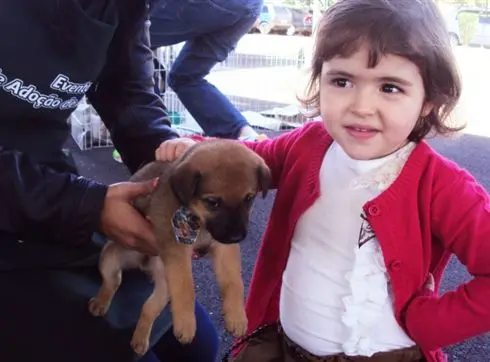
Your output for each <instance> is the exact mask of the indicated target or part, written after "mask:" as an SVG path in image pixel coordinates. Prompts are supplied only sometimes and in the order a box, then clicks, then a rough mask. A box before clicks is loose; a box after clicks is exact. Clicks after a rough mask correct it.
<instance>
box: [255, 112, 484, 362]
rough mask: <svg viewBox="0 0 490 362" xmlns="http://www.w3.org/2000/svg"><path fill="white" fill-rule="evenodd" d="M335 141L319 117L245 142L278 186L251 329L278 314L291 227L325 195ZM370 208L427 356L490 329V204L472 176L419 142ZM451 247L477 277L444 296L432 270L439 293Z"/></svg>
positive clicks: (413, 333)
mask: <svg viewBox="0 0 490 362" xmlns="http://www.w3.org/2000/svg"><path fill="white" fill-rule="evenodd" d="M331 142H332V139H331V137H330V136H329V135H328V133H327V132H326V130H325V129H324V127H323V125H322V123H320V122H311V123H308V124H307V125H306V126H304V127H302V128H300V129H298V130H295V131H293V132H290V133H287V134H284V135H282V136H280V137H278V138H275V139H271V140H266V141H262V142H259V143H246V144H247V146H249V147H250V148H252V149H254V150H255V151H256V152H257V153H258V154H259V155H261V156H262V157H263V158H264V159H265V161H266V163H267V164H268V165H269V167H270V168H271V171H272V175H273V186H274V187H275V188H277V194H276V199H275V203H274V207H273V209H272V213H271V215H270V220H269V223H268V226H267V229H266V231H265V234H264V239H263V241H262V244H261V247H260V250H259V255H258V259H257V262H256V265H255V270H254V273H253V277H252V281H251V285H250V289H249V293H248V298H247V313H248V318H249V331H250V332H251V331H253V330H254V329H255V328H257V327H259V326H261V325H263V324H265V323H273V322H275V321H277V320H278V317H279V292H280V289H281V282H282V274H283V271H284V269H285V267H286V262H287V259H288V255H289V250H290V247H291V240H292V236H293V232H294V229H295V225H296V222H297V221H298V218H299V217H300V215H301V214H303V213H304V212H305V210H307V209H308V208H309V207H310V206H311V205H312V204H313V202H314V201H315V200H316V199H317V197H318V196H319V170H320V165H321V163H322V160H323V157H324V155H325V152H326V150H327V148H328V147H329V145H330V144H331ZM364 210H365V212H366V215H367V216H368V219H369V222H370V224H371V226H372V228H373V230H374V232H375V233H376V236H377V238H378V240H379V243H380V245H381V249H382V251H383V256H384V261H385V263H386V266H387V270H388V273H389V277H390V280H391V282H392V288H393V294H394V305H395V314H396V319H397V321H398V322H399V323H400V325H401V326H402V328H404V330H405V331H406V333H407V334H408V335H409V336H410V337H411V338H412V339H413V340H414V341H415V342H416V343H417V345H418V346H419V347H420V348H421V349H422V351H423V353H424V355H425V357H426V358H427V359H428V361H430V362H436V361H437V362H439V361H445V360H446V357H445V355H444V354H443V353H442V351H441V347H445V346H449V345H452V344H455V343H458V342H462V341H463V340H465V339H468V338H470V337H473V336H476V335H479V334H482V333H485V332H488V331H490V203H489V196H488V195H487V193H486V192H485V190H484V189H483V188H482V187H481V186H480V185H479V184H478V183H477V182H476V181H475V180H474V178H473V177H472V176H470V175H469V174H468V173H467V172H466V171H464V170H462V169H461V168H459V167H458V166H456V164H454V163H453V162H451V161H448V160H447V159H445V158H443V157H442V156H440V155H438V154H437V153H436V152H435V151H434V150H432V149H431V148H430V147H429V146H428V145H427V144H426V143H425V142H421V143H419V144H418V145H417V146H416V148H415V149H414V151H413V152H412V154H411V155H410V157H409V159H408V160H407V162H406V164H405V166H404V168H403V169H402V171H401V173H400V175H399V176H398V178H397V179H396V180H395V181H394V183H393V184H392V185H391V186H390V187H389V188H388V189H387V190H386V191H384V192H383V193H382V194H381V195H379V196H378V197H376V198H375V199H373V200H371V201H369V202H367V203H366V204H365V205H364ZM452 253H454V254H455V255H456V256H457V257H458V259H459V260H460V261H461V262H462V263H463V264H464V265H465V266H466V267H467V269H468V271H469V272H470V273H471V275H473V277H474V278H473V280H471V281H470V282H468V283H466V284H464V285H461V286H460V287H459V288H458V289H457V290H455V291H451V292H448V293H446V294H444V295H443V296H438V295H437V292H434V293H431V292H428V291H426V290H425V289H424V288H423V285H424V282H425V280H426V278H427V276H428V273H429V272H430V273H432V274H433V275H434V278H435V282H436V291H437V289H438V288H439V284H440V280H441V276H442V273H443V271H444V268H445V267H446V265H447V262H448V260H449V257H450V255H451V254H452ZM325 292H326V293H328V291H325Z"/></svg>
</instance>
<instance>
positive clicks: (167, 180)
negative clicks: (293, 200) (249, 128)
mask: <svg viewBox="0 0 490 362" xmlns="http://www.w3.org/2000/svg"><path fill="white" fill-rule="evenodd" d="M154 177H158V183H157V186H156V187H155V189H154V190H153V192H152V193H151V194H150V195H147V196H144V197H139V198H137V199H135V200H134V206H135V207H136V208H137V209H138V210H139V211H140V212H141V213H142V214H143V215H145V216H146V217H147V218H148V220H150V222H151V223H152V226H153V229H154V232H155V234H156V237H157V242H158V250H159V254H160V255H159V257H149V256H145V255H143V254H140V253H138V252H136V251H134V250H129V249H127V248H124V247H123V246H121V245H119V244H116V243H113V242H108V243H107V245H106V246H105V247H104V249H103V251H102V253H101V256H100V265H99V269H100V272H101V275H102V279H103V283H102V286H101V288H100V290H99V291H98V293H97V295H96V296H95V297H94V298H92V299H91V300H90V302H89V310H90V312H91V313H92V314H93V315H94V316H103V315H104V314H105V313H106V312H107V309H108V308H109V306H110V303H111V300H112V297H113V296H114V294H115V293H116V291H117V289H118V287H119V285H120V283H121V278H122V276H121V274H122V270H124V269H128V268H140V269H142V270H143V271H145V272H147V273H148V274H149V275H150V276H151V277H152V279H153V280H154V283H155V287H154V290H153V293H152V294H151V296H150V297H149V298H148V300H147V301H146V302H145V303H144V305H143V308H142V311H141V314H140V318H139V320H138V323H137V326H136V329H135V331H134V334H133V338H132V341H131V346H132V348H133V349H134V351H135V352H136V353H137V354H140V355H143V354H145V353H146V351H147V350H148V343H149V336H150V333H151V329H152V326H153V322H154V320H155V319H156V318H157V317H158V315H159V314H160V312H161V311H162V310H163V308H164V307H165V306H166V304H167V303H168V302H169V301H170V302H171V305H170V306H171V311H172V319H173V331H174V334H175V336H176V338H177V339H178V340H179V341H180V342H181V343H190V342H191V341H192V339H193V338H194V335H195V332H196V320H195V315H194V305H195V291H194V282H193V278H192V255H193V251H194V252H196V253H197V254H203V253H206V252H208V251H209V254H210V256H211V258H212V261H213V266H214V270H215V273H216V277H217V281H218V284H219V287H220V293H221V297H222V300H223V313H224V319H225V323H226V327H227V329H228V331H230V332H231V333H232V334H233V335H234V336H236V337H240V336H242V335H244V334H245V332H246V329H247V318H246V315H245V309H244V287H243V281H242V278H241V257H240V250H239V244H238V243H239V242H240V241H242V240H243V239H244V238H245V237H246V235H247V229H248V223H249V216H250V210H251V206H252V203H253V201H254V199H255V196H256V195H257V193H261V194H262V197H265V196H266V195H267V191H268V189H269V184H270V180H271V174H270V170H269V168H268V167H267V166H266V164H265V162H264V161H263V159H262V158H260V157H259V156H258V155H257V154H255V153H254V152H253V151H251V150H249V149H248V148H247V147H245V146H243V145H241V144H240V143H238V142H236V141H231V140H209V141H204V142H200V143H197V144H196V145H194V146H192V147H191V148H189V149H188V150H187V151H186V152H185V153H184V154H183V155H182V156H181V157H179V158H178V159H177V160H176V161H174V162H171V163H170V162H152V163H150V164H148V165H146V166H144V167H143V168H142V169H141V170H140V171H138V172H137V173H135V174H134V175H133V177H132V178H131V180H132V181H143V180H149V179H151V178H154Z"/></svg>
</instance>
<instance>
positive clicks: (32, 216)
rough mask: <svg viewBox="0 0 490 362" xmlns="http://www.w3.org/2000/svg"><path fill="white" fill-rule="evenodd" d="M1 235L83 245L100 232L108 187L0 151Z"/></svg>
mask: <svg viewBox="0 0 490 362" xmlns="http://www.w3.org/2000/svg"><path fill="white" fill-rule="evenodd" d="M0 175H2V176H1V177H0V195H1V199H2V202H1V204H0V230H1V231H2V232H5V233H9V234H11V235H14V236H16V237H18V238H19V239H21V240H32V239H36V240H49V241H50V242H64V243H70V244H76V245H81V244H84V243H85V242H88V241H89V240H90V237H91V234H92V233H93V232H94V231H95V230H97V228H98V227H99V220H100V212H101V209H102V206H103V204H104V199H105V195H106V192H107V187H106V186H104V185H102V184H99V183H97V182H94V181H90V180H87V179H85V178H83V177H79V176H77V175H74V174H70V173H58V172H55V171H53V170H51V169H49V168H48V167H45V166H41V165H39V164H37V163H35V162H33V161H32V160H31V159H30V158H29V157H28V156H27V155H25V154H22V153H20V152H18V151H15V150H10V149H5V148H2V147H0Z"/></svg>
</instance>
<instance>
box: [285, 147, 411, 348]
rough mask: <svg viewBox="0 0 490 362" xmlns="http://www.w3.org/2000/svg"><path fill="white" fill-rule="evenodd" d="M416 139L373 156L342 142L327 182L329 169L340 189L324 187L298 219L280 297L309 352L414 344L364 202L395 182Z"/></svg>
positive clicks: (291, 331) (295, 335) (289, 325)
mask: <svg viewBox="0 0 490 362" xmlns="http://www.w3.org/2000/svg"><path fill="white" fill-rule="evenodd" d="M414 147H415V144H413V143H409V144H407V145H406V146H405V147H403V148H401V149H399V150H398V151H396V152H395V153H393V154H391V155H389V156H386V157H384V158H382V159H378V160H370V161H358V160H353V159H351V158H349V157H348V156H347V154H345V152H344V151H343V150H342V149H341V148H340V147H339V146H338V145H336V144H335V143H334V144H333V145H332V146H331V148H330V149H329V152H330V155H329V154H328V153H327V155H326V157H325V161H324V165H323V166H322V170H321V172H320V179H321V182H320V183H321V184H322V177H327V178H328V177H330V178H331V179H332V180H334V181H332V182H334V183H335V182H337V184H335V185H336V190H331V189H326V190H325V192H324V191H323V190H322V187H321V188H320V189H321V194H322V196H320V199H319V200H318V202H317V203H316V204H314V205H313V206H312V207H311V210H307V212H305V214H304V215H303V216H302V217H301V218H300V220H299V221H298V224H297V227H296V230H295V234H294V237H293V242H292V248H291V253H290V257H289V260H288V264H287V267H286V270H285V272H284V275H283V287H282V290H281V298H280V320H281V324H282V326H283V328H284V331H285V333H286V334H287V335H288V337H289V338H291V339H292V340H293V341H295V342H296V343H298V344H299V345H300V346H302V347H303V348H304V349H306V350H307V351H309V352H310V353H313V354H315V355H318V356H325V355H331V354H337V353H345V354H346V355H351V356H371V355H373V354H374V353H376V352H381V351H386V350H392V349H397V348H403V347H408V346H411V345H413V344H414V343H413V341H411V340H410V338H409V337H408V336H406V334H405V333H404V332H403V330H402V329H401V328H400V327H399V326H398V324H397V322H396V320H395V318H394V314H393V305H392V298H391V288H390V283H389V280H388V274H387V271H386V267H385V263H384V259H383V255H382V251H381V248H380V246H379V243H378V241H377V239H376V236H375V235H374V233H373V232H372V229H371V227H370V225H369V223H368V222H367V220H366V218H365V216H364V215H362V213H363V211H362V205H363V204H364V203H365V202H367V201H369V199H372V198H374V197H376V196H378V195H379V194H380V193H382V192H383V191H384V190H386V189H387V188H388V187H389V186H390V185H391V184H392V182H393V181H394V180H395V179H396V178H397V176H398V175H399V173H400V171H401V169H402V168H403V166H404V164H405V162H406V160H407V159H408V156H409V155H410V153H411V152H412V150H413V149H414ZM327 161H329V162H331V163H335V165H334V166H332V165H328V162H327ZM345 170H347V172H344V171H345ZM324 175H326V176H324ZM329 175H330V176H329ZM344 175H349V176H348V177H344ZM346 180H348V182H347V184H345V181H346ZM342 182H343V184H342ZM328 186H329V188H330V187H331V186H332V185H328ZM350 195H357V199H356V200H349V197H350ZM359 195H360V196H359ZM322 197H323V199H322ZM364 198H366V199H365V200H364ZM329 203H335V205H341V204H342V206H338V209H337V210H335V211H334V212H328V211H326V210H327V209H328V210H331V209H335V205H331V204H329ZM344 215H347V217H345V216H344ZM359 216H360V219H359ZM344 219H348V220H345V222H344ZM341 225H343V226H344V227H343V228H342V227H341ZM338 229H340V230H338ZM342 229H345V230H346V231H345V232H344V231H343V230H342ZM346 239H348V240H346ZM353 239H354V240H353ZM339 279H340V280H339Z"/></svg>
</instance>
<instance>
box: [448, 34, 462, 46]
mask: <svg viewBox="0 0 490 362" xmlns="http://www.w3.org/2000/svg"><path fill="white" fill-rule="evenodd" d="M449 42H450V43H451V45H452V46H453V47H456V46H458V45H460V44H461V42H460V41H459V37H458V36H457V35H456V34H454V33H449Z"/></svg>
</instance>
